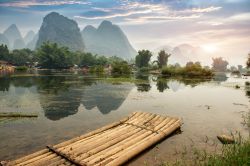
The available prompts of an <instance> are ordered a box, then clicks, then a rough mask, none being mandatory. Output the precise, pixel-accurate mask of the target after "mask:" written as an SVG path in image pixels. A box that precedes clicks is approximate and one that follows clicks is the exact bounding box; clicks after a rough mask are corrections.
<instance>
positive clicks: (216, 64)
mask: <svg viewBox="0 0 250 166" xmlns="http://www.w3.org/2000/svg"><path fill="white" fill-rule="evenodd" d="M249 64H250V63H249ZM227 65H228V62H227V61H226V60H223V59H222V57H218V58H213V64H212V66H213V67H212V68H213V70H215V71H222V72H224V71H226V70H227Z"/></svg>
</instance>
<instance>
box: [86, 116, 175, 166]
mask: <svg viewBox="0 0 250 166" xmlns="http://www.w3.org/2000/svg"><path fill="white" fill-rule="evenodd" d="M173 122H174V120H173V119H171V118H168V122H167V123H165V126H169V124H173ZM162 123H163V122H160V124H162ZM160 124H159V125H160ZM156 135H157V133H152V134H150V135H148V136H147V137H142V138H141V139H140V140H138V141H136V142H134V144H131V146H128V147H126V148H124V149H123V150H121V151H119V152H116V153H113V154H112V155H111V156H109V158H107V159H106V160H104V161H102V162H101V163H100V164H98V165H106V164H107V161H109V162H110V161H111V160H110V158H111V159H112V160H114V159H115V158H117V157H119V156H120V155H123V154H124V152H125V151H130V149H131V148H132V147H136V146H138V145H139V144H140V143H141V142H144V141H147V140H148V139H149V138H152V137H155V136H156ZM91 162H92V161H91ZM85 163H87V164H88V162H87V161H85ZM95 164H97V163H95Z"/></svg>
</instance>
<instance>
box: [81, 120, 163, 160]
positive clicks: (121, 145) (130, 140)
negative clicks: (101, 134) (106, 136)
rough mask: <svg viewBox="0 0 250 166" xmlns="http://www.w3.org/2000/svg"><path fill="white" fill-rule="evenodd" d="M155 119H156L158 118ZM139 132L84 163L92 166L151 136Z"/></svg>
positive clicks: (147, 133) (148, 132) (145, 131)
mask: <svg viewBox="0 0 250 166" xmlns="http://www.w3.org/2000/svg"><path fill="white" fill-rule="evenodd" d="M156 119H158V117H157V118H156ZM160 123H161V122H159V124H160ZM141 131H142V132H139V133H137V134H135V135H133V136H132V137H129V138H128V139H125V140H123V141H122V142H120V143H118V144H117V145H116V147H109V148H108V149H105V151H102V152H101V154H100V155H92V156H91V157H89V158H87V159H84V162H86V163H87V164H89V163H88V162H91V163H92V164H93V162H96V161H100V160H102V159H104V158H107V157H109V156H111V155H113V154H115V153H117V152H119V151H122V150H123V149H125V148H126V147H127V146H130V145H132V144H134V143H135V142H137V141H139V140H140V139H142V138H145V137H147V136H148V135H150V134H152V131H148V130H145V129H141ZM82 159H83V158H81V160H82ZM93 160H94V161H93Z"/></svg>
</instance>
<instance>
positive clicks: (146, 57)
mask: <svg viewBox="0 0 250 166" xmlns="http://www.w3.org/2000/svg"><path fill="white" fill-rule="evenodd" d="M151 56H152V53H151V52H150V51H149V50H140V51H138V55H137V56H136V57H135V64H136V66H137V67H139V68H141V67H148V63H149V61H150V58H151Z"/></svg>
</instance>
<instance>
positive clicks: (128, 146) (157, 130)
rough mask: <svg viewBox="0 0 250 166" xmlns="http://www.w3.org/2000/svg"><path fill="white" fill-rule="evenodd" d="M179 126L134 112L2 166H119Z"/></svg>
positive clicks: (177, 121) (173, 121)
mask: <svg viewBox="0 0 250 166" xmlns="http://www.w3.org/2000/svg"><path fill="white" fill-rule="evenodd" d="M180 126H181V122H180V119H178V118H173V117H168V116H160V115H156V114H152V113H145V112H135V113H132V114H131V115H130V116H128V117H126V118H124V119H122V120H120V121H119V122H115V123H112V124H110V125H107V126H104V127H102V128H100V129H97V130H94V131H92V132H90V133H87V134H85V135H82V136H79V137H76V138H73V139H71V140H68V141H65V142H62V143H60V144H58V145H54V146H47V147H46V149H44V150H41V151H38V152H36V153H33V154H31V155H28V156H25V157H23V158H20V159H17V160H14V161H10V162H7V163H5V164H3V165H7V166H12V165H19V166H21V165H32V166H33V165H37V166H38V165H41V166H43V165H47V166H57V165H77V166H89V165H99V166H101V165H109V166H117V165H122V164H124V163H125V162H127V161H128V160H130V159H132V158H133V157H134V156H136V155H138V154H139V153H140V152H142V151H143V150H145V149H147V148H149V147H150V146H152V145H154V144H156V143H157V142H159V141H160V140H162V139H164V138H165V137H167V136H168V135H170V134H171V133H172V132H173V131H175V130H176V129H178V128H180Z"/></svg>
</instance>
